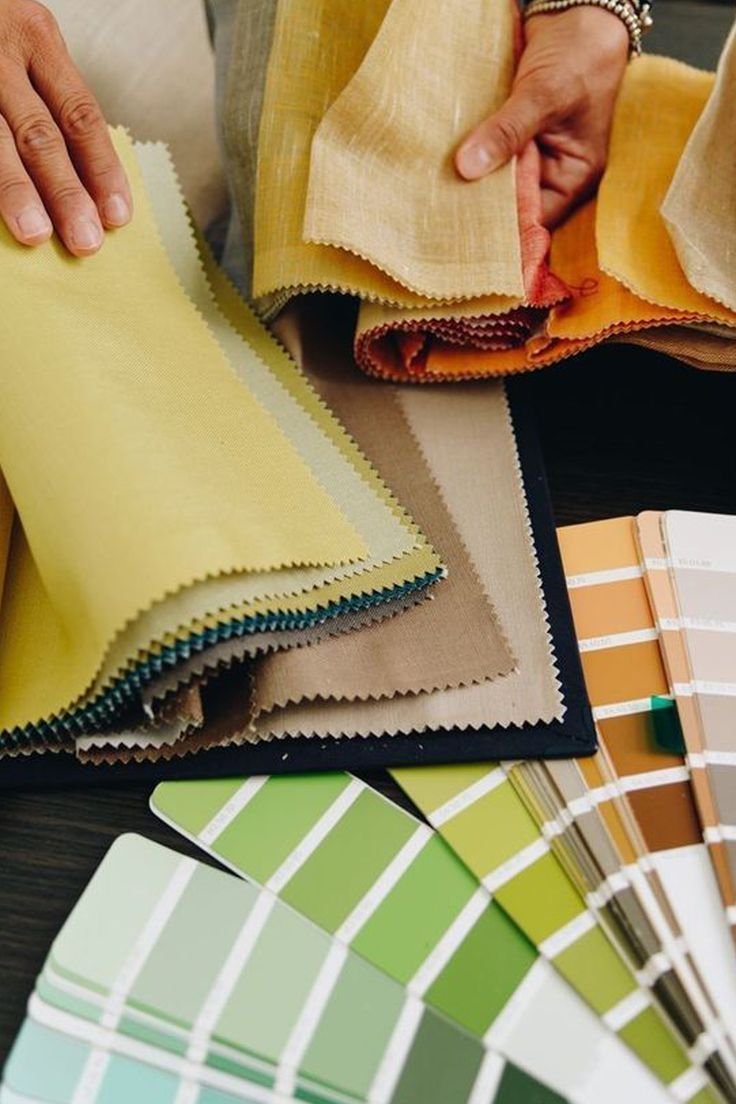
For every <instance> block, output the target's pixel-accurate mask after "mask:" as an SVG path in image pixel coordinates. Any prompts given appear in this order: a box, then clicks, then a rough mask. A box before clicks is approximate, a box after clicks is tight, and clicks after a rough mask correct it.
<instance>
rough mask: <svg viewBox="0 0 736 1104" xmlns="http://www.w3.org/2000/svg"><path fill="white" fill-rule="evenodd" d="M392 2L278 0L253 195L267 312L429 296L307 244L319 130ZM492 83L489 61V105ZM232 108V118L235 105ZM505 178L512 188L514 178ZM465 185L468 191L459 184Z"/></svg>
mask: <svg viewBox="0 0 736 1104" xmlns="http://www.w3.org/2000/svg"><path fill="white" fill-rule="evenodd" d="M242 2H243V3H250V2H252V0H242ZM474 2H475V0H474ZM495 2H500V0H494V3H495ZM477 3H480V0H477ZM389 6H390V0H372V2H371V3H369V4H355V3H354V2H353V0H327V2H325V3H321V2H317V0H279V3H278V7H277V12H276V21H275V25H274V28H273V43H272V48H271V56H270V59H269V64H268V70H267V74H266V84H265V89H264V93H263V112H262V115H261V124H260V129H259V133H258V169H257V179H256V196H255V259H254V270H253V294H254V295H255V296H256V297H261V298H263V297H268V300H267V304H266V305H267V306H268V309H269V310H277V309H278V308H279V307H280V306H282V305H283V303H284V302H285V301H286V300H288V298H289V297H290V295H292V294H294V293H295V292H299V291H304V290H311V289H332V290H339V291H345V292H350V293H351V294H355V295H359V296H360V297H361V298H365V299H380V300H383V301H385V302H387V303H392V304H398V305H400V306H406V307H422V306H427V305H428V304H429V303H430V302H431V301H430V300H429V299H427V297H426V296H422V295H418V294H416V293H415V292H412V291H411V290H409V288H408V287H407V286H405V285H404V284H402V283H400V282H398V281H397V280H394V279H392V278H391V277H390V276H388V275H387V274H386V273H384V272H383V271H381V270H380V269H378V268H376V267H375V266H374V265H372V264H370V263H369V262H367V261H365V260H363V259H362V258H361V257H358V256H356V255H355V254H353V253H350V252H348V251H347V250H343V249H338V248H335V247H334V246H329V245H315V244H314V243H312V242H306V241H304V233H303V223H304V215H305V207H306V200H307V191H308V184H309V171H310V155H311V149H312V142H313V138H314V135H315V132H316V130H317V128H318V126H319V124H320V122H321V121H322V119H323V117H324V116H325V114H326V112H327V110H328V108H329V107H330V106H331V104H332V103H333V102H334V101H335V100H336V99H337V97H338V96H339V94H340V93H341V92H342V91H343V89H344V88H345V87H346V85H347V84H348V83H349V81H350V80H351V78H352V77H353V76H354V74H355V73H356V72H357V70H358V69H359V67H360V65H361V63H362V61H363V58H364V56H365V54H366V53H367V51H368V50H369V48H370V46H371V44H372V43H373V41H374V39H375V37H376V35H377V33H378V31H379V28H380V26H381V22H382V20H383V17H384V15H385V13H386V12H387V10H388V9H389ZM448 25H449V23H448ZM492 79H493V70H492V68H491V67H490V65H489V71H488V78H487V84H486V85H485V86H484V88H483V91H482V96H481V100H480V102H481V103H483V102H486V101H487V100H488V98H489V95H492V93H491V92H489V89H490V88H491V83H492ZM477 103H478V101H477V100H476V108H477ZM228 110H229V111H230V112H231V117H232V112H233V111H234V105H233V104H232V102H230V104H229V108H228ZM479 118H480V116H479ZM229 125H232V124H229ZM245 140H246V139H245V137H244V138H243V139H242V142H243V144H244V143H245ZM448 153H449V151H448ZM502 175H503V174H502ZM507 183H508V185H509V187H510V188H511V189H513V178H512V177H509V178H508V181H507ZM457 184H458V188H462V186H463V185H462V182H461V181H458V182H457ZM276 197H277V198H276ZM514 218H515V215H514ZM514 225H515V223H514ZM274 293H276V294H275V295H274ZM513 302H516V300H514V301H513Z"/></svg>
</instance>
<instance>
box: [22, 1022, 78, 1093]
mask: <svg viewBox="0 0 736 1104" xmlns="http://www.w3.org/2000/svg"><path fill="white" fill-rule="evenodd" d="M88 1053H89V1051H88V1048H87V1047H86V1046H85V1044H84V1043H80V1042H78V1041H77V1040H76V1039H70V1038H69V1037H68V1036H66V1035H60V1034H58V1033H57V1032H55V1031H51V1030H49V1029H48V1028H46V1027H42V1026H41V1025H40V1024H37V1023H34V1022H33V1021H31V1020H26V1022H25V1023H24V1024H23V1027H22V1028H21V1030H20V1034H19V1035H18V1038H17V1039H16V1041H15V1045H14V1046H13V1050H12V1051H11V1054H10V1058H9V1059H8V1063H7V1065H6V1067H5V1073H4V1076H5V1080H6V1082H7V1084H8V1086H9V1087H10V1088H11V1089H13V1090H14V1091H15V1092H18V1093H22V1094H24V1095H25V1096H30V1097H38V1098H39V1099H40V1100H43V1101H48V1104H67V1101H69V1100H71V1098H72V1096H73V1094H74V1089H75V1087H76V1085H77V1082H78V1080H79V1078H80V1076H81V1074H82V1070H83V1069H84V1064H85V1062H86V1061H87V1056H88ZM40 1054H43V1061H39V1055H40Z"/></svg>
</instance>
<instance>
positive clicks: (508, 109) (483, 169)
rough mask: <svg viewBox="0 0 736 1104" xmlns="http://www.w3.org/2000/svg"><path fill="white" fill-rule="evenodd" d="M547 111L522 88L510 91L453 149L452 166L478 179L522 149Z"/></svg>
mask: <svg viewBox="0 0 736 1104" xmlns="http://www.w3.org/2000/svg"><path fill="white" fill-rule="evenodd" d="M546 115H547V112H546V110H545V108H543V107H541V106H540V103H539V100H538V99H536V98H532V97H531V96H530V95H529V93H528V92H527V91H524V89H521V88H520V89H518V90H515V91H513V92H512V93H511V95H510V96H509V98H508V100H506V103H505V104H504V105H503V107H501V108H500V109H499V110H498V111H497V112H496V113H495V115H491V116H489V117H488V118H487V119H485V120H484V121H483V122H482V123H481V124H480V125H479V126H477V127H476V128H475V130H473V131H471V133H470V134H469V135H468V136H467V138H465V139H464V141H463V142H462V143H461V144H460V146H458V149H457V152H456V153H455V168H456V169H457V171H458V173H459V174H460V176H462V177H464V178H465V180H478V179H480V177H482V176H486V175H487V174H488V173H490V172H493V171H494V169H499V168H500V167H501V165H505V164H506V162H507V161H510V160H511V158H512V157H513V156H514V155H515V154H517V153H521V151H522V150H523V148H524V146H525V145H526V144H527V143H528V142H530V141H531V140H532V138H534V136H535V135H536V134H538V133H539V131H540V130H541V129H542V127H543V126H544V123H545V121H546Z"/></svg>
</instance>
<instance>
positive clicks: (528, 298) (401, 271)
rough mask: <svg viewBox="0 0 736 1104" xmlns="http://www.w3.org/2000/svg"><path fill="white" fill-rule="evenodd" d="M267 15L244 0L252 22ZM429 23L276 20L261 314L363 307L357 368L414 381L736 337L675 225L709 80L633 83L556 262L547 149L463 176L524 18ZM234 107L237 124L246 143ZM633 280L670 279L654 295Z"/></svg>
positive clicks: (663, 66)
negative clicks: (692, 331)
mask: <svg viewBox="0 0 736 1104" xmlns="http://www.w3.org/2000/svg"><path fill="white" fill-rule="evenodd" d="M253 6H254V5H253V0H241V11H245V10H246V9H248V8H251V9H252V8H253ZM415 8H416V0H393V2H391V3H386V2H382V3H381V4H380V5H378V6H376V5H372V6H371V11H370V13H361V14H358V11H357V9H356V7H355V5H345V4H344V3H341V2H338V0H334V2H331V3H328V4H326V5H325V4H317V3H315V2H312V0H310V2H308V3H303V4H301V3H300V4H298V5H297V4H296V3H294V0H280V2H279V3H278V4H277V10H276V16H275V21H274V22H273V23H272V24H271V25H270V26H271V27H272V33H271V36H270V40H271V53H270V58H269V62H268V69H267V74H266V79H265V86H262V88H263V95H262V97H261V96H260V95H259V93H258V91H257V90H252V91H251V92H250V94H249V96H248V100H247V102H248V104H249V105H250V106H251V107H260V105H261V104H262V115H261V125H260V129H259V131H258V150H257V164H258V173H257V183H256V189H255V192H256V195H255V219H254V234H255V258H254V293H255V294H256V296H259V297H260V306H261V309H263V310H264V311H266V313H267V314H269V315H273V314H275V313H277V312H278V310H280V309H281V308H282V307H283V305H284V304H285V302H286V301H288V299H289V298H290V297H292V296H293V295H295V294H299V293H303V292H304V291H307V290H315V289H318V290H339V291H342V292H347V293H350V294H353V295H356V296H358V297H359V298H360V300H361V306H360V312H359V316H358V322H357V327H356V335H355V356H356V360H357V362H358V364H359V365H360V366H361V367H362V368H364V369H365V370H366V371H367V372H368V373H370V374H373V375H377V376H382V377H385V378H389V379H392V380H395V381H415V382H433V381H442V380H458V379H473V378H480V377H483V376H489V375H490V376H495V375H505V374H509V373H513V372H517V371H524V370H528V369H531V368H537V367H542V366H544V365H547V364H551V363H553V362H555V361H558V360H560V359H562V358H564V357H567V356H571V355H573V354H575V353H576V352H579V351H581V350H582V349H584V348H587V347H589V346H590V345H593V344H595V343H597V342H599V341H602V340H605V339H606V338H607V337H609V336H611V334H613V333H618V332H630V331H633V330H634V329H645V328H647V329H648V328H651V327H655V326H660V325H670V324H673V323H678V324H688V323H690V322H692V321H700V320H707V321H717V322H720V323H722V324H725V325H732V324H734V323H736V315H734V316H731V314H730V312H728V311H726V312H725V313H724V311H723V309H722V308H720V309H719V308H718V307H717V304H715V303H714V302H713V300H707V299H706V298H705V296H703V295H702V294H701V293H699V292H697V291H696V290H695V289H693V288H691V287H690V285H689V284H688V282H687V279H686V276H685V274H684V273H683V272H682V269H681V268H680V265H679V262H678V260H677V257H676V255H675V252H674V249H673V248H672V246H671V245H670V243H669V239H668V237H667V232H666V228H665V224H664V222H663V220H662V217H661V215H660V214H659V205H660V203H661V201H662V199H663V198H664V195H665V193H666V191H667V188H668V186H669V184H670V182H671V180H672V177H673V174H674V172H675V169H676V166H677V161H678V158H679V156H680V155H681V153H682V150H683V147H684V146H685V143H686V141H687V138H688V136H689V134H690V132H691V131H692V129H693V126H694V124H695V122H696V120H697V118H698V115H699V114H700V112H701V110H702V107H703V104H704V102H705V99H706V98H707V95H708V92H709V90H710V88H711V86H712V76H711V75H710V74H706V73H701V72H698V71H697V70H694V69H691V68H689V67H688V66H685V65H682V64H680V63H678V62H675V61H672V60H671V59H664V58H656V57H644V58H641V59H637V61H636V63H635V64H634V65H632V66H630V67H629V69H628V70H627V72H626V75H625V77H624V81H623V85H622V89H621V94H620V97H619V103H618V106H617V110H616V116H615V121H614V127H613V137H612V142H611V149H610V158H609V166H608V170H607V172H606V175H605V177H604V181H603V185H602V188H601V195H600V201H599V203H598V204H597V205H596V204H595V203H594V202H593V203H589V204H587V205H586V206H585V207H584V209H583V210H582V211H580V212H578V214H577V215H576V216H574V217H573V219H572V220H571V223H570V224H568V225H566V226H563V227H561V228H560V229H558V230H557V231H556V232H555V233H554V235H553V236H552V245H551V252H550V238H549V235H548V233H547V231H546V230H545V229H544V227H543V226H542V223H541V191H540V171H539V152H538V150H537V147H536V146H535V145H534V144H533V143H532V144H530V146H529V147H528V148H527V149H526V150H525V151H524V152H523V154H522V155H521V157H520V158H519V159H518V161H517V164H516V167H515V168H514V166H512V165H508V166H506V167H505V168H503V169H501V170H499V171H498V172H495V173H493V174H491V175H490V176H488V177H486V178H484V179H483V180H482V181H480V182H475V183H473V184H468V183H466V182H463V181H461V180H459V179H458V178H457V176H456V174H455V172H454V169H453V166H452V153H453V151H454V149H455V148H456V146H457V144H458V142H459V141H460V140H461V138H462V137H463V135H464V134H465V133H467V131H468V130H469V129H470V127H471V126H472V125H473V123H474V122H477V121H478V120H479V119H480V118H482V117H484V115H487V114H488V113H490V112H491V111H492V110H494V108H496V107H497V106H498V105H499V104H500V103H501V102H503V100H504V98H505V97H506V96H507V95H508V91H509V88H510V83H511V78H512V73H513V59H514V51H515V43H514V39H515V16H514V13H513V10H512V8H511V7H510V5H508V4H507V3H506V0H493V2H492V3H491V4H490V6H489V5H488V3H486V2H485V0H483V2H481V0H471V2H468V0H463V2H462V3H458V4H457V10H456V11H455V13H454V15H453V14H451V13H448V9H447V5H446V4H443V5H440V4H439V3H436V4H435V3H434V2H433V3H432V4H429V5H426V4H423V5H422V7H421V12H420V13H419V14H418V13H417V11H416V10H415ZM255 18H256V16H255V15H251V16H250V19H251V21H252V20H254V19H255ZM268 37H269V36H268V35H264V38H263V41H264V42H265V41H266V39H267V38H268ZM318 48H319V50H320V51H321V52H320V57H319V59H317V57H316V53H315V51H316V50H317V49H318ZM427 59H431V60H430V61H429V62H428V61H427ZM234 64H235V65H236V66H237V65H238V61H237V60H235V61H234ZM241 76H242V69H241ZM724 80H725V77H724ZM242 87H243V85H242V83H241V88H242ZM234 110H235V109H234V105H233V104H232V103H231V104H230V105H229V106H228V108H227V109H226V113H225V114H226V120H227V121H226V124H225V125H226V129H227V132H228V133H230V134H232V132H233V129H234V128H233V120H234V118H235V115H234ZM662 118H667V119H671V120H673V125H671V126H670V125H668V126H662V123H661V120H662ZM235 145H237V151H238V152H237V154H236V153H235V152H233V154H232V156H233V158H234V160H235V162H236V163H237V161H238V159H240V160H243V159H245V160H247V161H248V162H249V163H250V164H253V163H254V162H255V161H256V155H255V153H254V151H253V133H252V130H251V133H250V135H249V136H244V135H241V136H240V138H239V140H238V141H237V142H235V141H234V142H233V146H235ZM642 145H646V147H647V150H648V156H647V158H646V159H643V158H641V157H640V155H639V152H638V151H640V150H641V148H642ZM233 179H234V184H235V187H236V188H237V186H238V181H237V174H236V176H235V178H233ZM639 179H641V186H639V185H637V183H636V182H637V181H638V180H639ZM275 195H277V196H278V197H279V203H278V205H276V206H275V205H274V203H273V197H274V196H275ZM245 203H247V198H246V197H241V199H240V204H239V208H240V207H242V205H243V204H245ZM693 206H694V205H693V204H691V205H690V207H691V208H692V207H693ZM599 254H600V256H599ZM628 254H631V256H629V255H628ZM655 255H656V257H655ZM655 259H656V263H655ZM632 265H633V267H634V270H636V269H637V267H638V269H639V270H640V272H641V273H642V274H646V273H650V274H651V273H652V272H654V271H658V272H659V275H658V276H656V278H653V284H651V285H650V283H649V282H648V280H647V279H646V278H644V279H643V280H641V281H639V280H638V278H637V273H636V271H630V266H632ZM654 284H656V285H658V287H655V286H654ZM695 359H696V360H697V358H695Z"/></svg>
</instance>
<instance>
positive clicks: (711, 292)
mask: <svg viewBox="0 0 736 1104" xmlns="http://www.w3.org/2000/svg"><path fill="white" fill-rule="evenodd" d="M734 88H736V27H734V28H733V29H732V30H731V33H730V35H729V36H728V40H727V42H726V45H725V46H724V48H723V53H722V54H721V59H720V61H719V63H718V71H717V73H716V80H715V85H714V86H713V89H712V91H711V93H710V95H709V97H708V100H707V102H706V104H705V107H704V109H703V112H702V114H701V116H700V118H699V119H698V121H697V123H696V124H695V126H694V128H693V130H692V133H691V134H690V137H689V138H688V141H687V145H686V146H685V149H684V151H683V154H682V157H681V158H680V160H679V162H678V165H677V168H676V170H675V174H674V176H673V178H672V183H671V184H670V186H669V189H668V191H667V194H666V196H665V198H664V202H663V203H662V208H661V210H662V217H663V219H664V221H665V224H666V226H667V230H668V232H669V235H670V238H671V239H672V244H673V246H674V247H675V251H676V253H677V259H678V260H679V262H680V264H681V266H682V270H683V272H684V273H685V275H686V277H687V279H688V282H689V283H690V284H691V285H692V286H693V287H694V288H695V289H696V290H697V291H700V292H702V294H703V295H708V296H710V298H711V299H715V301H716V302H718V303H722V304H723V306H725V307H728V308H729V309H730V310H733V311H736V281H735V280H734V273H733V257H734V252H735V251H736V223H734V218H733V212H734V210H735V209H736V180H734V174H733V150H734V148H735V147H736V117H735V116H734V112H733V96H734Z"/></svg>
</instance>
